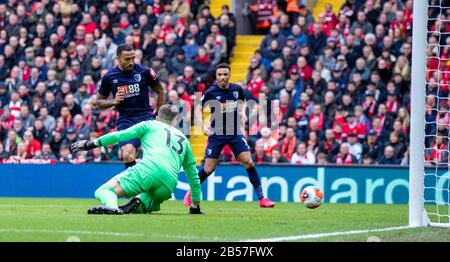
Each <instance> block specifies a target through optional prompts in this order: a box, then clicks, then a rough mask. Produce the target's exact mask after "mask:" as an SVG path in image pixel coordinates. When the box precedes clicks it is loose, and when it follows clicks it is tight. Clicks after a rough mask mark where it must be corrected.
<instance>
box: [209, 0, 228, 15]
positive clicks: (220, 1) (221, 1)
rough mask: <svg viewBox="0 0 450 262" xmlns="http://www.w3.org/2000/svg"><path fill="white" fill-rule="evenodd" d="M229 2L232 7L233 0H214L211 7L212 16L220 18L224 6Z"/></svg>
mask: <svg viewBox="0 0 450 262" xmlns="http://www.w3.org/2000/svg"><path fill="white" fill-rule="evenodd" d="M225 4H227V5H228V6H229V7H230V9H231V0H212V1H211V5H210V6H209V9H210V10H211V14H212V16H214V17H215V18H218V17H219V15H220V14H221V13H222V6H223V5H225Z"/></svg>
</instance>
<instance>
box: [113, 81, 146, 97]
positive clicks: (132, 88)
mask: <svg viewBox="0 0 450 262" xmlns="http://www.w3.org/2000/svg"><path fill="white" fill-rule="evenodd" d="M117 91H118V92H120V93H122V94H124V96H125V98H127V97H133V96H137V95H139V91H141V90H140V88H139V84H138V83H136V84H130V85H121V86H118V87H117Z"/></svg>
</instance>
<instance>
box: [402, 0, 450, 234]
mask: <svg viewBox="0 0 450 262" xmlns="http://www.w3.org/2000/svg"><path fill="white" fill-rule="evenodd" d="M412 43H413V44H412V84H411V132H410V135H411V147H410V152H411V154H410V156H411V158H410V211H409V215H410V216H409V224H410V226H424V225H428V226H436V227H450V223H449V217H450V209H449V199H450V188H449V171H450V166H449V160H450V150H449V149H450V148H449V143H448V141H449V139H450V136H449V135H450V133H449V130H450V128H449V127H450V126H449V123H450V111H449V106H450V99H449V85H450V1H447V0H414V11H413V41H412Z"/></svg>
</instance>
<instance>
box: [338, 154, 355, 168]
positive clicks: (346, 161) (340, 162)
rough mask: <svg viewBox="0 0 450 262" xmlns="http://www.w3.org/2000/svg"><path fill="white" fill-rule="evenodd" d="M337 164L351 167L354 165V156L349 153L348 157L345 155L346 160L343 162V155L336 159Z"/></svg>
mask: <svg viewBox="0 0 450 262" xmlns="http://www.w3.org/2000/svg"><path fill="white" fill-rule="evenodd" d="M336 164H339V165H342V164H346V165H350V164H352V154H350V153H347V155H345V160H344V161H342V156H341V154H339V155H338V156H337V158H336Z"/></svg>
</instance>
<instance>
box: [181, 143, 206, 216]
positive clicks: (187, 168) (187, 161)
mask: <svg viewBox="0 0 450 262" xmlns="http://www.w3.org/2000/svg"><path fill="white" fill-rule="evenodd" d="M183 169H184V172H185V173H186V178H187V181H188V184H189V187H190V188H191V199H192V206H191V208H190V209H189V214H203V212H202V211H201V209H200V195H201V189H200V178H199V177H198V170H197V167H196V166H195V158H194V155H193V154H192V149H191V146H190V144H189V143H186V153H185V155H184V160H183Z"/></svg>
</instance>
